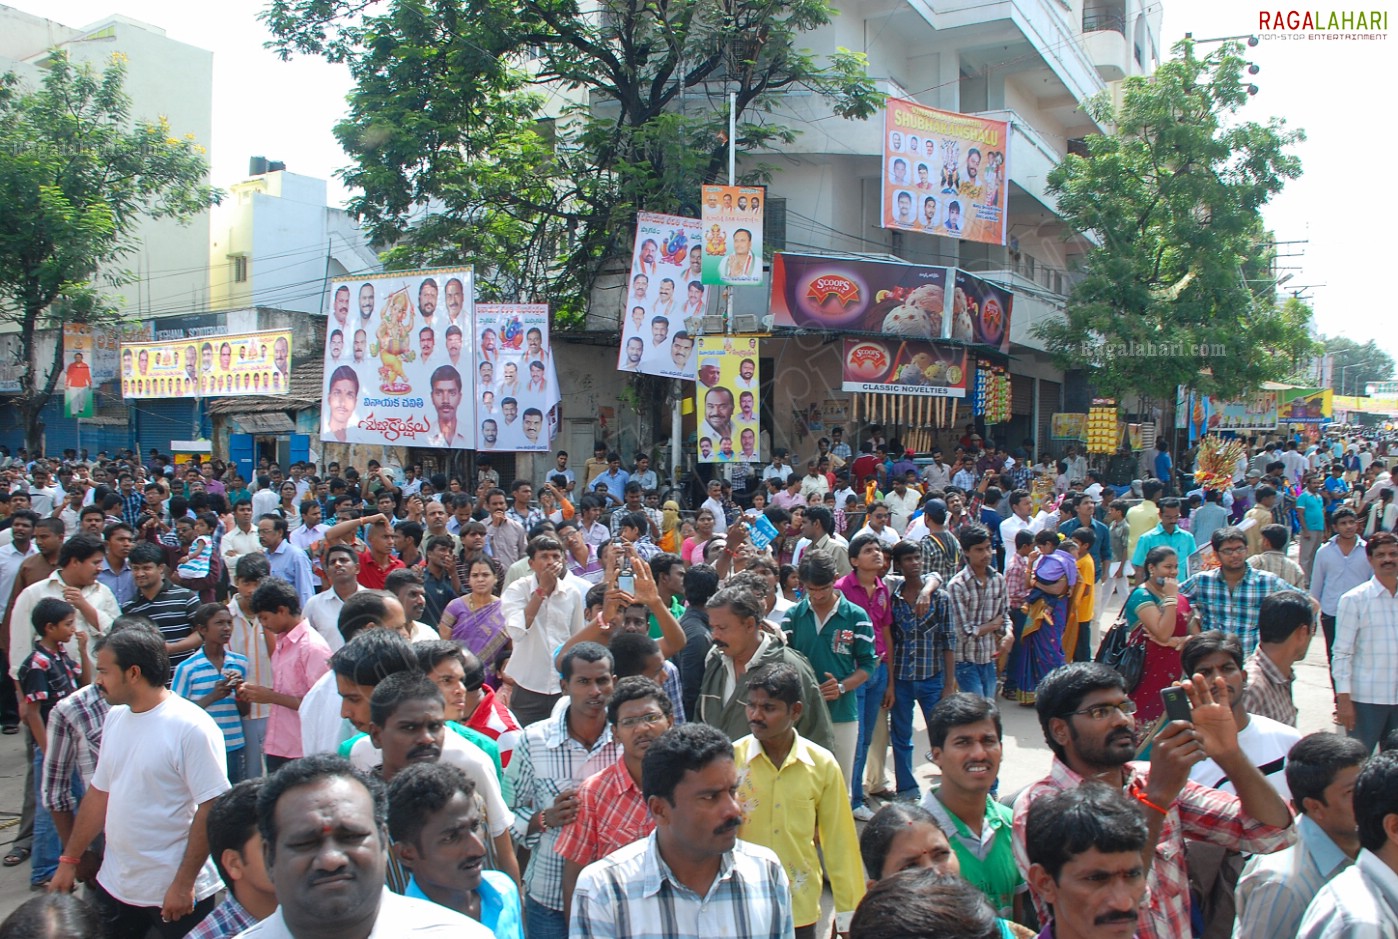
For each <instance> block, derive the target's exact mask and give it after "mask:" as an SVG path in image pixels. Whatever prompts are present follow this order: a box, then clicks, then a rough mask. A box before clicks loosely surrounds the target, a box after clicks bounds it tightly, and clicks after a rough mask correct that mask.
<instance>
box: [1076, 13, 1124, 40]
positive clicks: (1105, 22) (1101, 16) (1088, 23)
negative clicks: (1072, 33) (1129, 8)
mask: <svg viewBox="0 0 1398 939" xmlns="http://www.w3.org/2000/svg"><path fill="white" fill-rule="evenodd" d="M1082 31H1083V32H1085V33H1096V32H1113V33H1120V34H1121V35H1123V36H1125V35H1126V17H1125V16H1123V15H1122V14H1121V13H1120V12H1119V11H1116V10H1083V11H1082Z"/></svg>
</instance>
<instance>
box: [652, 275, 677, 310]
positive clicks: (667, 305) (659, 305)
mask: <svg viewBox="0 0 1398 939" xmlns="http://www.w3.org/2000/svg"><path fill="white" fill-rule="evenodd" d="M653 312H655V313H656V314H658V315H660V316H664V317H666V318H667V319H668V318H669V317H671V316H674V314H675V282H674V281H673V280H671V279H670V278H668V277H666V278H665V279H663V280H662V281H661V282H660V293H659V295H658V296H657V297H656V298H655V310H654V311H653Z"/></svg>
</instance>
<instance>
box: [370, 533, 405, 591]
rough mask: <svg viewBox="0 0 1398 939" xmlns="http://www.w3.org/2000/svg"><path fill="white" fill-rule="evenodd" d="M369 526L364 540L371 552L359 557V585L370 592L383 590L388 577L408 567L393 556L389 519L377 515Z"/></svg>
mask: <svg viewBox="0 0 1398 939" xmlns="http://www.w3.org/2000/svg"><path fill="white" fill-rule="evenodd" d="M367 525H368V532H367V534H366V535H365V539H364V540H365V542H366V543H367V544H368V545H369V550H367V551H365V552H364V553H363V554H361V555H360V556H359V583H360V584H361V585H362V586H365V587H368V588H369V589H370V590H382V589H384V582H385V581H387V580H388V575H389V574H392V573H393V572H394V571H396V570H398V569H400V568H402V567H405V566H406V565H404V563H403V562H402V561H400V560H398V559H397V558H396V557H394V556H393V530H392V529H391V528H389V527H388V518H387V517H386V516H383V515H376V516H374V517H373V518H371V519H369V520H368V522H367Z"/></svg>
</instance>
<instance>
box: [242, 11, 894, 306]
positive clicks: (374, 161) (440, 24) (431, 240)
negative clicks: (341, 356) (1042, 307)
mask: <svg viewBox="0 0 1398 939" xmlns="http://www.w3.org/2000/svg"><path fill="white" fill-rule="evenodd" d="M834 15H835V10H834V9H833V8H832V7H831V6H830V5H829V4H828V3H827V2H826V0H777V2H765V0H764V2H756V0H664V2H643V3H635V2H631V0H625V2H623V0H600V2H599V3H597V4H588V5H587V7H584V6H582V5H581V4H578V3H576V2H573V0H509V2H506V0H465V2H461V0H388V2H386V3H382V4H370V3H367V2H363V0H272V3H271V5H270V7H269V9H268V11H267V12H266V13H265V14H264V19H265V21H266V23H267V25H268V27H269V28H270V30H271V32H272V34H273V36H274V37H275V39H274V42H273V45H274V46H275V48H277V49H278V50H279V51H280V52H281V53H282V54H283V55H285V56H289V55H292V54H294V53H297V52H301V53H308V54H313V55H320V56H324V57H326V58H327V59H329V60H331V61H336V62H344V63H346V64H347V65H348V67H349V69H350V72H351V75H352V76H353V78H354V81H355V88H354V90H353V91H352V92H351V94H350V99H349V113H348V115H347V116H346V117H345V119H344V120H343V121H342V122H341V123H340V124H339V126H338V127H337V128H336V135H337V136H338V137H339V139H340V142H341V143H342V144H343V146H344V147H345V150H346V152H347V153H349V154H350V156H351V157H352V159H353V160H354V163H353V165H352V166H350V167H349V168H347V169H346V170H344V171H343V173H342V174H341V175H342V178H343V179H344V181H345V182H346V183H347V184H348V185H349V186H351V187H353V188H355V189H357V190H359V191H361V192H362V194H361V195H358V196H357V197H355V198H354V199H353V200H352V202H351V205H350V209H351V211H352V212H353V213H354V214H355V215H357V216H358V217H360V218H361V219H362V220H363V221H364V222H365V224H366V227H367V229H368V231H369V232H370V234H371V237H372V238H373V239H374V240H375V241H376V242H377V243H378V244H380V245H383V246H390V245H391V246H392V248H391V250H389V251H388V252H387V254H386V257H385V260H386V262H387V263H388V264H389V265H390V266H392V267H399V268H406V267H412V266H423V265H437V264H459V263H463V262H467V261H470V262H474V263H475V264H476V265H477V267H478V269H479V270H480V271H481V273H482V277H481V293H482V295H483V297H485V298H487V299H508V300H521V301H547V302H550V303H552V304H553V306H554V310H555V314H556V316H558V318H559V319H560V321H561V322H564V323H566V322H569V321H576V320H578V319H580V318H581V316H582V315H583V314H584V313H585V312H586V304H587V301H588V298H589V295H590V292H591V289H592V287H593V285H594V283H595V282H596V280H597V277H598V276H599V274H600V273H602V272H603V270H604V267H605V265H606V264H607V263H608V262H609V261H611V260H613V259H615V258H617V257H619V256H620V255H621V254H623V253H624V252H625V251H626V250H629V246H630V239H631V235H630V233H631V230H632V227H633V224H634V214H635V213H636V212H637V211H638V210H648V211H660V212H677V211H680V210H682V209H684V208H686V207H689V208H691V209H693V208H696V207H697V205H698V202H699V187H700V185H701V184H703V183H705V182H714V181H717V180H720V179H722V180H723V181H726V167H727V144H728V129H727V128H728V115H727V111H728V108H727V96H728V94H729V93H730V92H733V93H735V94H736V95H737V109H738V114H739V124H738V132H737V141H736V143H737V146H738V148H739V149H741V150H742V151H745V152H758V153H760V152H762V151H763V150H765V149H770V148H772V147H774V146H776V145H779V144H781V143H784V142H790V141H791V140H793V139H795V132H794V131H793V130H791V129H790V128H788V127H786V126H783V125H782V124H781V123H780V122H779V121H777V120H776V119H775V118H774V115H773V110H774V108H775V106H776V105H777V104H778V102H779V101H780V100H781V94H782V93H783V92H786V91H797V90H800V91H806V92H810V93H814V94H816V95H818V96H821V97H822V98H824V99H826V100H827V101H828V102H829V103H830V106H831V107H832V108H833V110H834V111H835V113H837V114H839V115H841V116H844V117H854V118H866V117H868V116H870V115H871V114H873V113H874V112H875V111H876V110H877V109H878V107H879V106H880V104H881V97H880V96H879V95H878V94H877V93H876V91H875V88H874V84H873V82H872V80H871V79H870V78H869V76H868V74H867V72H866V69H865V60H864V56H863V55H862V54H859V53H855V52H851V51H849V50H845V49H840V50H838V51H837V52H836V53H835V54H834V55H832V56H830V57H828V58H820V57H817V56H815V55H813V54H812V53H810V52H808V51H805V50H803V49H802V48H801V45H800V43H801V39H802V36H803V34H804V33H806V32H809V31H810V30H813V29H816V28H818V27H820V26H823V25H825V24H827V23H829V22H830V20H831V17H833V16H834ZM763 175H764V173H763V169H762V168H761V167H758V168H756V169H755V170H754V171H753V173H752V174H751V175H750V176H749V177H748V178H747V179H745V180H743V181H745V182H754V181H759V180H760V179H761V178H762V176H763Z"/></svg>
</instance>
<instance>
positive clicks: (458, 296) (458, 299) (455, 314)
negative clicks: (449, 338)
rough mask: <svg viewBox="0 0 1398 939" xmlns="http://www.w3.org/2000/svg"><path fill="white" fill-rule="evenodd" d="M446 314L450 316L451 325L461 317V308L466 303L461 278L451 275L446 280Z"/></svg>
mask: <svg viewBox="0 0 1398 939" xmlns="http://www.w3.org/2000/svg"><path fill="white" fill-rule="evenodd" d="M446 294H447V315H448V316H449V317H451V321H452V325H455V324H456V321H457V320H459V319H461V310H462V307H463V306H465V303H466V291H465V289H464V288H463V287H462V286H461V280H460V279H459V278H456V277H453V278H451V279H450V280H448V281H447V290H446Z"/></svg>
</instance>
